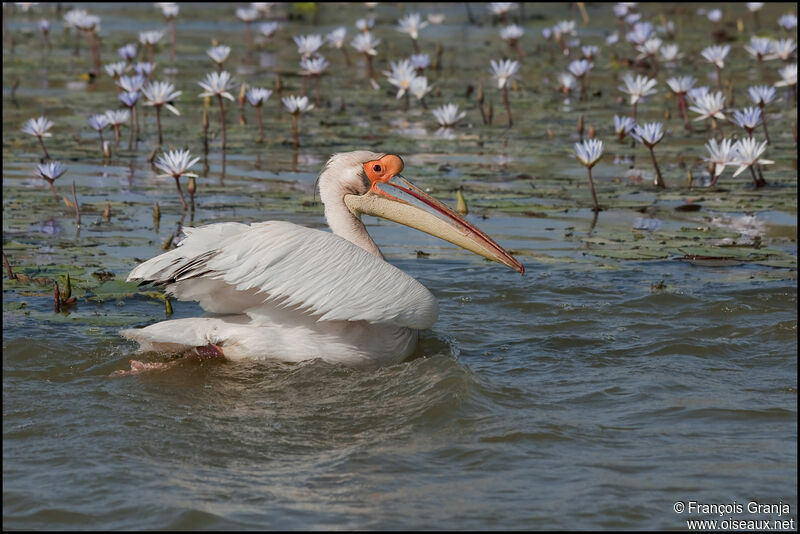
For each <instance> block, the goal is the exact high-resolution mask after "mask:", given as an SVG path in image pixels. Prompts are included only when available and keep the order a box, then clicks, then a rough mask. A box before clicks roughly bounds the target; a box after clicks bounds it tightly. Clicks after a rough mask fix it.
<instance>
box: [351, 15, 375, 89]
mask: <svg viewBox="0 0 800 534" xmlns="http://www.w3.org/2000/svg"><path fill="white" fill-rule="evenodd" d="M362 20H363V19H362ZM380 42H381V41H380V39H376V38H375V37H374V36H373V35H372V34H371V33H369V32H364V33H359V34H358V35H356V36H355V38H354V39H353V40H352V41H351V42H350V45H351V46H352V47H353V48H355V49H356V50H358V51H359V52H361V53H363V54H364V58H365V61H366V62H367V72H368V74H369V79H370V83H371V84H372V87H373V88H375V89H378V82H376V81H375V70H374V69H373V67H372V56H374V55H376V54H377V53H378V52H377V50H375V47H376V46H378V45H379V44H380Z"/></svg>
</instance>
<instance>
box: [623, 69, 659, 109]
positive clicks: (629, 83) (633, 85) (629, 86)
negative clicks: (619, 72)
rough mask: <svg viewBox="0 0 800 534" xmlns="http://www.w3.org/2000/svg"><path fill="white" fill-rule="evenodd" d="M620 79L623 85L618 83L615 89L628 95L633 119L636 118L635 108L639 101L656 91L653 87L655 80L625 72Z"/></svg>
mask: <svg viewBox="0 0 800 534" xmlns="http://www.w3.org/2000/svg"><path fill="white" fill-rule="evenodd" d="M622 81H623V82H624V83H625V85H624V86H622V85H620V86H619V87H618V88H617V89H619V90H620V91H622V92H623V93H627V94H629V95H630V102H631V105H632V106H633V120H636V109H637V107H638V105H639V101H640V100H641V99H642V98H644V97H646V96H650V95H654V94H656V93H657V92H658V91H656V90H655V89H653V87H655V85H656V83H657V82H656V80H655V79H654V78H648V77H647V76H642V75H637V76H636V77H635V78H634V77H633V75H632V74H630V73H628V74H626V75H625V76H624V77H623V78H622Z"/></svg>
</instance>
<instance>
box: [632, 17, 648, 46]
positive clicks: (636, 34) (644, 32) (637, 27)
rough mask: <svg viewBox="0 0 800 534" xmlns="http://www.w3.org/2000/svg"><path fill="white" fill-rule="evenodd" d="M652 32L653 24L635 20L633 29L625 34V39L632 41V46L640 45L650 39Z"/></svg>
mask: <svg viewBox="0 0 800 534" xmlns="http://www.w3.org/2000/svg"><path fill="white" fill-rule="evenodd" d="M652 34H653V25H652V24H650V23H649V22H637V23H636V24H634V25H633V29H632V30H631V31H630V32H628V34H627V35H625V40H627V41H628V42H629V43H633V44H634V46H638V45H642V44H644V43H645V41H647V40H648V39H650V36H651V35H652Z"/></svg>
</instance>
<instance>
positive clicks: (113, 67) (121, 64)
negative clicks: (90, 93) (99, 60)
mask: <svg viewBox="0 0 800 534" xmlns="http://www.w3.org/2000/svg"><path fill="white" fill-rule="evenodd" d="M128 68H129V67H128V64H127V63H126V62H125V61H117V62H116V63H109V64H108V65H103V69H105V71H106V73H108V75H109V76H111V77H112V78H119V77H120V76H121V75H122V73H123V72H125V71H127V70H128Z"/></svg>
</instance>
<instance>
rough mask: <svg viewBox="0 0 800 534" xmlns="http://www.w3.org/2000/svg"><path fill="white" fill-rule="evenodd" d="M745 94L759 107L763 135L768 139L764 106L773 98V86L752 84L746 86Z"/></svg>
mask: <svg viewBox="0 0 800 534" xmlns="http://www.w3.org/2000/svg"><path fill="white" fill-rule="evenodd" d="M747 94H748V95H750V100H751V101H752V102H753V104H756V105H757V106H758V107H759V109H761V125H762V126H763V127H764V137H766V139H767V143H769V142H770V140H769V131H767V114H766V112H765V111H764V108H765V107H766V106H767V104H769V103H770V102H772V101H773V100H775V88H774V87H770V86H769V85H754V86H752V87H748V88H747Z"/></svg>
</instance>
